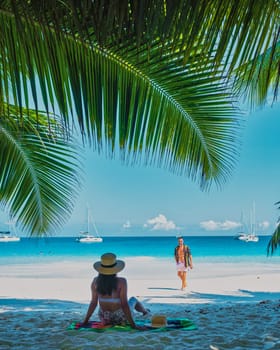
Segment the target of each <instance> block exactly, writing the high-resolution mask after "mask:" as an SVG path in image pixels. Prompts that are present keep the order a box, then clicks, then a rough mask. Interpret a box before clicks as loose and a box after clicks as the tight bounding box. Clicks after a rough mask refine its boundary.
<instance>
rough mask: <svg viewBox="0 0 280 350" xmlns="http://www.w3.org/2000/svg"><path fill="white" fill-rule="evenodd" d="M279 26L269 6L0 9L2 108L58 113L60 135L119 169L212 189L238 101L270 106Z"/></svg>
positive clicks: (222, 169)
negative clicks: (150, 170) (121, 165)
mask: <svg viewBox="0 0 280 350" xmlns="http://www.w3.org/2000/svg"><path fill="white" fill-rule="evenodd" d="M279 15H280V10H279V2H277V1H276V0H274V1H272V0H268V1H266V6H263V1H253V2H252V1H249V0H242V1H241V0H240V1H237V0H230V1H227V2H225V1H221V0H211V1H208V0H207V1H206V0H205V1H204V0H200V1H167V0H165V1H156V0H152V1H147V0H146V1H145V0H141V1H125V0H120V1H108V2H104V1H86V0H85V1H78V2H77V1H71V0H66V1H64V2H60V1H54V0H47V1H42V2H38V1H16V0H14V1H12V0H11V1H3V2H0V21H1V27H0V101H2V102H3V103H5V104H7V105H16V106H18V114H17V117H18V118H19V119H20V120H26V119H28V118H23V117H24V116H25V117H27V116H28V113H30V111H31V110H34V112H35V115H36V113H38V111H39V110H40V109H44V110H45V112H46V114H47V115H50V114H51V113H55V114H59V115H60V124H61V126H62V127H63V131H64V132H65V135H67V136H68V137H69V136H71V135H72V133H73V132H76V130H79V131H80V133H81V135H82V137H83V139H84V141H85V142H89V143H90V144H91V145H92V146H93V149H97V150H98V151H101V150H102V151H105V152H106V153H107V154H108V155H109V156H112V155H114V154H115V153H120V155H121V159H122V160H123V161H124V162H125V163H128V164H131V163H134V162H141V163H144V164H151V165H157V166H163V167H165V168H167V169H169V170H170V171H173V172H175V173H177V174H181V175H185V176H187V177H189V178H191V179H192V180H194V181H197V182H198V183H199V184H200V186H201V188H203V189H204V188H209V186H210V184H211V183H212V182H215V183H216V184H218V185H220V184H222V183H223V182H224V181H225V180H226V179H228V177H229V176H230V174H231V171H232V168H233V166H234V163H235V161H236V156H237V152H238V147H239V130H240V113H239V111H238V110H237V107H236V101H237V99H238V97H239V96H240V95H241V94H243V95H244V96H247V97H250V98H251V100H252V101H256V102H257V103H263V102H264V101H265V99H266V97H267V94H268V91H269V89H271V88H272V89H273V93H274V96H275V97H276V96H277V89H278V86H279ZM0 108H1V106H0ZM2 114H3V116H6V117H7V116H10V113H9V109H8V108H6V109H5V110H3V113H2ZM30 132H31V134H33V132H32V131H30V130H29V131H28V132H27V133H28V135H29V134H30ZM30 139H31V138H30ZM66 145H67V143H64V146H63V150H64V152H65V153H67V152H68V151H67V147H66ZM52 146H53V147H57V144H55V143H54V144H53V145H52ZM69 155H70V158H71V156H72V151H71V147H70V143H69ZM66 163H67V162H65V163H64V165H65V164H66ZM71 165H72V163H71V161H70V163H69V166H70V167H71ZM57 166H59V164H57ZM62 170H63V169H62ZM0 171H2V170H1V169H0ZM51 171H52V170H51V167H50V170H49V172H50V173H51ZM74 172H75V171H74ZM67 174H68V175H69V176H70V177H69V179H68V178H67ZM64 175H65V177H63V179H62V180H63V181H65V183H67V184H68V185H69V186H70V187H71V186H74V187H75V184H74V182H73V177H72V176H73V173H71V174H70V173H67V172H65V173H64ZM41 186H42V189H43V186H44V184H43V183H42V184H41ZM19 195H20V192H19ZM8 197H9V196H7V198H8ZM66 197H68V198H69V200H70V202H71V203H73V200H72V199H71V198H70V197H71V195H70V192H67V191H65V198H66ZM51 199H52V200H51V203H52V205H54V208H55V205H56V203H57V198H56V196H55V193H54V192H52V194H51ZM35 202H36V201H35ZM29 204H30V205H31V202H29V201H26V202H25V206H26V210H27V212H26V213H27V214H26V216H25V217H26V218H27V217H29V216H30V215H31V214H30V212H28V209H27V208H28V206H29ZM38 207H40V206H39V205H38ZM60 208H63V209H61V211H59V214H58V215H59V216H58V217H64V215H65V211H67V212H68V209H69V208H66V209H65V208H64V206H63V204H62V203H61V205H60ZM39 211H40V212H41V215H43V210H42V209H39ZM16 214H17V215H19V211H18V210H16V211H15V215H16ZM18 218H19V219H21V220H22V216H18ZM50 219H51V218H49V220H50ZM53 219H54V218H52V220H53ZM46 220H48V218H46ZM57 221H59V220H53V222H54V223H56V222H57ZM23 222H24V225H27V226H28V225H29V223H28V221H27V220H23ZM36 229H38V227H37V226H36ZM34 230H35V228H34ZM32 232H33V231H32Z"/></svg>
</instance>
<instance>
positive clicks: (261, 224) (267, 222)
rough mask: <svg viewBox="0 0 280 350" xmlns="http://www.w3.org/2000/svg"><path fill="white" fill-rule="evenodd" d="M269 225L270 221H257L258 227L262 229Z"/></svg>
mask: <svg viewBox="0 0 280 350" xmlns="http://www.w3.org/2000/svg"><path fill="white" fill-rule="evenodd" d="M269 226H270V222H269V221H263V222H260V223H259V227H260V229H262V230H266V229H267V228H269Z"/></svg>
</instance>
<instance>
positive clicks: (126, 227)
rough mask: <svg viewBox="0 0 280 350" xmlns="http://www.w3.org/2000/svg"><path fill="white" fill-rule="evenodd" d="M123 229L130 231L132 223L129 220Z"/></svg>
mask: <svg viewBox="0 0 280 350" xmlns="http://www.w3.org/2000/svg"><path fill="white" fill-rule="evenodd" d="M122 227H123V228H125V229H128V228H130V227H131V223H130V221H129V220H127V221H126V222H125V223H124V224H123V225H122Z"/></svg>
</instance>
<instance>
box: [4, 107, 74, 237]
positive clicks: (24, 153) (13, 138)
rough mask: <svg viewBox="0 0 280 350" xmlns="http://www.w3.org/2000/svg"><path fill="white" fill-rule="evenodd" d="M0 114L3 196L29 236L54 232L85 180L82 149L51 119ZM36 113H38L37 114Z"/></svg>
mask: <svg viewBox="0 0 280 350" xmlns="http://www.w3.org/2000/svg"><path fill="white" fill-rule="evenodd" d="M9 110H10V114H9V116H5V117H4V116H2V117H1V119H0V174H1V175H0V201H1V205H2V208H3V209H5V210H6V211H8V212H9V214H10V216H11V218H12V219H13V220H15V221H16V222H17V224H18V225H19V227H20V228H21V229H22V230H23V231H24V230H26V228H28V230H29V231H28V234H29V235H36V236H38V235H42V234H47V233H48V234H50V233H54V232H55V231H56V230H57V229H59V228H61V227H62V225H63V223H64V222H65V220H66V219H67V218H69V216H70V214H71V212H72V210H73V204H74V202H75V198H76V197H77V190H78V186H79V181H78V178H77V171H78V163H77V161H76V159H75V158H76V155H77V151H76V150H75V148H74V147H73V146H71V144H70V142H69V140H65V139H64V137H63V134H59V132H58V130H56V131H55V134H51V133H50V128H49V123H41V124H40V125H38V122H36V123H35V122H34V120H33V121H32V116H31V115H30V113H29V117H28V119H26V120H25V121H24V123H21V121H20V120H19V119H18V118H17V116H16V115H14V114H13V112H14V111H16V108H14V107H13V106H9ZM33 118H34V116H33ZM40 118H41V119H42V115H40Z"/></svg>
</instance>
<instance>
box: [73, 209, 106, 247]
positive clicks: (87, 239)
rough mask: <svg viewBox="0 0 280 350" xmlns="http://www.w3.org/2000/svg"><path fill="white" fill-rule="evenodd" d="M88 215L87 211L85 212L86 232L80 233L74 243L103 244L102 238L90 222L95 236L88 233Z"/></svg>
mask: <svg viewBox="0 0 280 350" xmlns="http://www.w3.org/2000/svg"><path fill="white" fill-rule="evenodd" d="M91 221H92V220H90V214H89V210H87V230H86V231H81V232H80V236H79V237H78V238H77V239H76V241H78V242H80V243H101V242H103V238H102V237H100V236H99V234H98V231H97V228H96V226H95V224H94V223H93V222H92V226H93V227H94V231H95V235H93V234H91V233H90V222H91Z"/></svg>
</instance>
